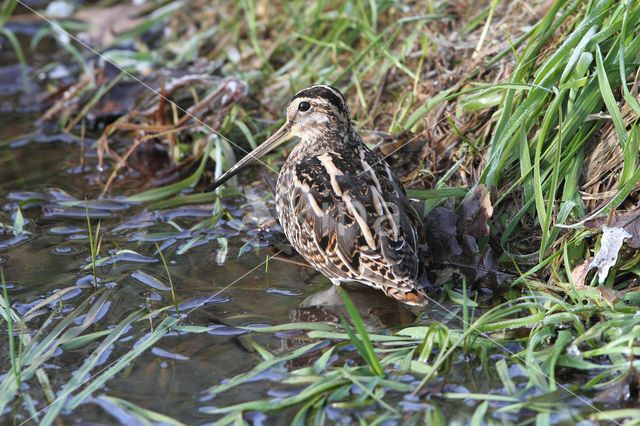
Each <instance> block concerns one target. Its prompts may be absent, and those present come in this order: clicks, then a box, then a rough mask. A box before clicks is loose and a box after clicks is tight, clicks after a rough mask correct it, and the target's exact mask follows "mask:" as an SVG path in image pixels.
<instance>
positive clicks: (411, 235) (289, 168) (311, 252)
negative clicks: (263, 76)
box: [207, 85, 427, 305]
mask: <svg viewBox="0 0 640 426" xmlns="http://www.w3.org/2000/svg"><path fill="white" fill-rule="evenodd" d="M294 136H297V137H299V138H300V141H299V142H298V144H297V145H296V147H295V148H294V149H293V151H292V152H291V154H290V155H289V157H288V158H287V161H286V162H285V163H284V165H283V166H282V169H281V170H280V176H279V177H278V182H277V185H276V211H277V213H278V220H279V221H280V225H281V226H282V228H283V229H284V232H285V234H286V236H287V238H288V239H289V241H290V242H291V244H292V245H293V247H295V249H296V250H297V251H298V252H299V253H300V254H301V255H302V256H303V257H304V258H305V259H306V260H307V262H309V263H310V264H311V265H312V266H313V267H314V268H315V269H317V270H318V271H320V272H321V273H322V274H324V275H325V276H326V277H328V278H329V279H330V280H331V282H332V283H333V284H335V285H340V282H344V281H358V282H361V283H364V284H367V285H369V286H372V287H375V288H378V289H380V290H382V291H383V292H384V293H385V294H387V295H388V296H391V297H393V298H395V299H397V300H400V301H402V302H404V303H406V304H409V305H424V304H425V303H426V301H427V296H426V294H425V292H424V290H423V288H422V283H423V282H425V281H426V277H425V275H424V271H423V268H422V265H421V262H420V256H419V246H418V244H419V235H420V232H422V231H421V229H422V225H421V222H420V219H419V217H418V216H417V214H416V213H415V211H414V210H413V208H412V206H411V205H410V203H409V200H408V199H407V197H406V194H405V191H404V188H403V187H402V184H401V183H400V181H399V180H398V178H397V177H396V176H395V175H394V173H393V172H392V171H391V168H390V167H389V165H388V164H387V163H386V162H385V161H384V159H383V158H382V157H380V156H379V155H378V154H377V153H375V152H373V151H371V150H370V149H369V148H368V147H367V146H366V145H365V143H364V142H363V140H362V138H361V137H360V135H358V133H357V132H356V130H355V128H354V127H353V125H352V124H351V118H350V116H349V109H348V108H347V103H346V100H345V98H344V96H343V95H342V93H340V91H339V90H337V89H336V88H334V87H332V86H325V85H315V86H311V87H308V88H306V89H304V90H301V91H300V92H298V93H297V94H296V95H295V96H294V97H293V98H292V99H291V101H290V102H289V106H288V107H287V121H286V123H285V124H284V125H283V126H282V127H281V128H280V129H278V131H276V132H275V133H274V134H273V135H272V136H271V137H270V138H269V139H267V140H266V141H265V142H264V143H262V145H260V146H259V147H257V148H256V149H254V150H253V151H252V152H250V153H249V154H248V155H247V156H246V157H244V158H243V159H242V160H240V161H239V162H238V163H237V164H236V165H234V166H233V167H231V168H230V169H229V170H228V171H227V172H226V173H224V174H223V175H222V176H221V177H220V178H219V179H217V180H216V181H215V182H213V183H211V184H210V185H209V186H208V187H207V191H212V190H213V189H215V188H217V187H218V186H219V185H221V184H222V183H224V182H225V181H226V180H227V179H229V178H230V177H232V176H233V175H235V174H236V173H238V172H239V171H240V170H241V169H242V168H244V167H245V166H247V165H248V164H249V163H251V162H252V161H254V160H255V159H257V158H259V157H260V156H262V155H264V154H266V153H267V152H269V151H271V150H272V149H273V148H275V147H276V146H278V145H280V144H281V143H283V142H285V141H287V140H289V139H290V138H291V137H294Z"/></svg>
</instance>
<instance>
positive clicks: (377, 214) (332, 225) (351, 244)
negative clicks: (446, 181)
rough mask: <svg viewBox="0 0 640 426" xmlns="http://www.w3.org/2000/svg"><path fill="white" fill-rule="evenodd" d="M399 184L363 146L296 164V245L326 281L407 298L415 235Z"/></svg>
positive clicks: (413, 273) (414, 273)
mask: <svg viewBox="0 0 640 426" xmlns="http://www.w3.org/2000/svg"><path fill="white" fill-rule="evenodd" d="M398 185H399V184H398V183H397V179H396V178H395V176H394V175H393V173H392V172H391V170H390V169H389V167H388V166H387V165H386V163H384V161H381V159H380V157H379V156H377V154H375V153H373V152H372V151H370V150H368V149H367V148H366V147H364V146H363V149H361V150H360V152H354V151H353V150H344V151H340V152H335V151H333V152H326V153H323V154H321V155H318V156H316V157H311V158H306V159H305V160H304V161H301V162H300V163H298V164H297V165H296V166H295V185H294V187H293V191H294V192H293V194H292V195H293V196H292V197H290V200H291V203H292V205H291V208H292V211H293V212H294V214H295V219H294V220H296V221H297V223H298V225H299V226H300V229H301V231H302V232H301V240H303V241H302V243H303V244H305V246H309V248H308V249H307V253H306V254H305V257H308V260H311V263H313V264H314V266H315V267H316V268H318V269H320V270H321V271H322V272H323V273H325V274H326V275H328V276H329V277H330V278H332V275H333V276H334V277H347V278H349V279H359V280H363V281H370V282H371V283H372V284H376V283H383V282H388V285H392V286H395V287H396V288H397V289H398V290H400V291H402V292H408V291H411V290H412V289H413V288H414V284H415V282H416V280H417V278H418V274H419V259H418V236H417V233H416V229H415V225H414V224H413V223H412V218H411V213H409V212H408V210H407V207H409V208H410V205H409V202H408V200H407V199H406V196H405V194H404V191H403V190H402V187H401V186H398ZM310 246H315V247H310ZM314 252H315V253H314ZM308 254H312V255H313V256H307V255H308ZM309 257H314V259H309ZM320 263H324V265H321V264H320ZM336 268H339V269H340V270H336Z"/></svg>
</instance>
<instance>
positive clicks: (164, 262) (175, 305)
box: [155, 241, 184, 324]
mask: <svg viewBox="0 0 640 426" xmlns="http://www.w3.org/2000/svg"><path fill="white" fill-rule="evenodd" d="M155 244H156V250H158V254H159V255H160V259H161V260H162V264H163V265H164V270H165V272H166V273H167V278H168V279H169V287H171V300H172V301H173V306H174V307H175V308H176V314H177V315H178V318H179V319H180V324H184V321H183V319H182V315H181V314H180V310H179V309H178V299H176V293H175V291H174V289H173V280H172V279H171V273H170V272H169V266H168V265H167V261H166V260H165V258H164V254H162V250H160V245H158V242H157V241H156V242H155Z"/></svg>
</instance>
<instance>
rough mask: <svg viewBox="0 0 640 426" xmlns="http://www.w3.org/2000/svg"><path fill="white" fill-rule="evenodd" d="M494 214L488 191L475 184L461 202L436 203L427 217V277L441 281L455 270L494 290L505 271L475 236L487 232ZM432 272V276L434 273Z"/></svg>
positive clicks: (482, 236) (483, 286)
mask: <svg viewBox="0 0 640 426" xmlns="http://www.w3.org/2000/svg"><path fill="white" fill-rule="evenodd" d="M492 215H493V207H492V205H491V201H490V197H489V193H488V192H487V191H486V189H485V187H484V185H478V186H477V187H476V188H475V189H474V191H473V192H472V193H471V195H469V196H468V197H467V198H466V199H465V200H464V201H463V202H462V204H461V205H460V207H459V209H458V213H457V214H456V213H454V210H453V208H452V206H445V207H436V208H435V209H434V210H433V211H432V212H431V213H430V214H429V216H428V217H427V219H426V228H427V243H428V245H429V250H428V253H429V261H430V265H429V271H430V274H431V275H432V276H431V277H430V279H431V280H432V282H433V283H434V284H435V285H442V284H443V283H444V282H446V281H447V280H448V279H449V278H450V277H451V276H452V275H453V274H454V273H457V274H462V275H464V276H465V277H466V279H467V281H468V282H469V284H470V285H472V286H474V287H475V288H480V289H485V290H489V291H495V290H496V289H497V288H498V286H499V285H500V284H501V283H502V282H503V281H504V279H505V274H503V273H502V272H500V271H499V270H498V265H497V261H496V259H495V256H494V254H493V251H492V250H491V247H490V246H489V244H486V243H485V244H483V246H482V249H481V248H480V246H479V244H478V239H480V238H484V237H487V236H488V235H489V224H488V221H489V219H490V218H491V216H492ZM434 276H435V277H434Z"/></svg>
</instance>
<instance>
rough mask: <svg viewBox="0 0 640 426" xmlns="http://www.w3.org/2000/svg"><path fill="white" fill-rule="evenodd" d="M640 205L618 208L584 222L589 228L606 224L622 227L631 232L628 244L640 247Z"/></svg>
mask: <svg viewBox="0 0 640 426" xmlns="http://www.w3.org/2000/svg"><path fill="white" fill-rule="evenodd" d="M639 219H640V207H638V208H635V209H633V210H617V211H615V212H613V215H611V222H609V215H604V216H598V217H596V218H593V219H591V220H588V221H586V222H585V223H584V226H585V227H586V228H587V229H602V228H604V227H605V226H609V227H612V228H622V229H624V230H625V231H627V232H628V233H629V234H631V235H630V236H629V237H627V238H628V240H627V245H628V246H629V247H632V248H636V249H637V248H640V220H639Z"/></svg>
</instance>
